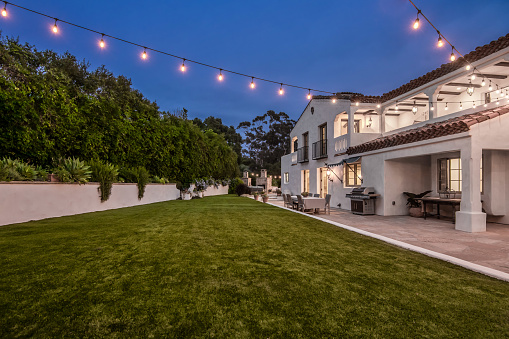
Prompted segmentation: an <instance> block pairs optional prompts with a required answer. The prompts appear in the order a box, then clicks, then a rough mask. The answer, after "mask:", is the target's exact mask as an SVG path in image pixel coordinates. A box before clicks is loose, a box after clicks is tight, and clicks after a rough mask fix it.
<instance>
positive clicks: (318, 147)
mask: <svg viewBox="0 0 509 339" xmlns="http://www.w3.org/2000/svg"><path fill="white" fill-rule="evenodd" d="M326 157H327V140H320V141H317V142H315V143H313V160H314V159H321V158H326Z"/></svg>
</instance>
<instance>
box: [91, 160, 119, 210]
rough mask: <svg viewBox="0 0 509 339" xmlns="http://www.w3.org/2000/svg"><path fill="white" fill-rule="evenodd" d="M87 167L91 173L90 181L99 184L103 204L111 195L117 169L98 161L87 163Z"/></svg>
mask: <svg viewBox="0 0 509 339" xmlns="http://www.w3.org/2000/svg"><path fill="white" fill-rule="evenodd" d="M89 165H90V170H91V171H92V178H91V181H95V182H98V183H99V193H100V195H101V202H105V201H106V200H108V199H109V197H110V195H111V189H112V187H113V183H114V182H115V181H117V177H118V167H117V166H115V165H113V164H110V163H109V162H102V161H100V160H92V161H90V162H89Z"/></svg>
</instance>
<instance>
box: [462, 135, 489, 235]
mask: <svg viewBox="0 0 509 339" xmlns="http://www.w3.org/2000/svg"><path fill="white" fill-rule="evenodd" d="M481 157H482V149H481V147H480V146H478V145H475V144H473V143H472V142H471V140H470V141H469V143H468V145H466V146H465V147H464V148H462V149H461V205H460V211H459V212H456V229H457V230H460V231H465V232H485V231H486V213H484V212H483V211H482V205H481V180H480V177H481Z"/></svg>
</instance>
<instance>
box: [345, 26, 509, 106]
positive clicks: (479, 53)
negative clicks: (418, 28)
mask: <svg viewBox="0 0 509 339" xmlns="http://www.w3.org/2000/svg"><path fill="white" fill-rule="evenodd" d="M507 47H509V34H507V35H505V36H502V37H500V38H498V39H497V40H494V41H492V42H490V43H489V44H487V45H484V46H480V47H476V49H475V50H474V51H472V52H470V53H468V54H466V55H465V57H464V58H458V59H457V60H456V61H453V62H450V63H447V64H443V65H442V66H440V67H438V68H437V69H435V70H433V71H431V72H428V73H426V74H424V75H423V76H420V77H419V78H417V79H413V80H410V81H409V82H408V83H406V84H404V85H402V86H400V87H398V88H396V89H394V90H392V91H390V92H387V93H384V94H383V95H381V96H371V95H370V96H368V95H363V94H360V93H351V94H354V95H352V97H351V100H352V101H359V102H363V103H383V102H386V101H388V100H391V99H394V98H396V97H398V96H400V95H402V94H405V93H407V92H410V91H412V90H414V89H416V88H418V87H421V86H422V85H425V84H427V83H428V82H431V81H433V80H436V79H438V78H440V77H442V76H444V75H446V74H449V73H451V72H454V71H456V70H457V69H460V68H462V67H464V66H466V65H467V61H468V62H470V63H473V62H475V61H478V60H480V59H482V58H485V57H487V56H488V55H490V54H493V53H496V52H498V51H500V50H502V49H504V48H507ZM338 94H339V93H338Z"/></svg>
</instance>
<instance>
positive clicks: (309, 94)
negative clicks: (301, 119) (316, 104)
mask: <svg viewBox="0 0 509 339" xmlns="http://www.w3.org/2000/svg"><path fill="white" fill-rule="evenodd" d="M311 97H312V96H311V90H310V89H308V96H307V98H308V100H311Z"/></svg>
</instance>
